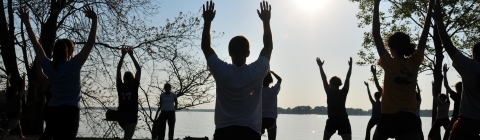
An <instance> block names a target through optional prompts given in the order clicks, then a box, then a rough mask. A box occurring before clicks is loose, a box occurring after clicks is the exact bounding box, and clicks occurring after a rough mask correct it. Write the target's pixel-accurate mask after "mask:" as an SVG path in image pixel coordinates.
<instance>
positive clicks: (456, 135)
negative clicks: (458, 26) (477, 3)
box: [434, 0, 480, 140]
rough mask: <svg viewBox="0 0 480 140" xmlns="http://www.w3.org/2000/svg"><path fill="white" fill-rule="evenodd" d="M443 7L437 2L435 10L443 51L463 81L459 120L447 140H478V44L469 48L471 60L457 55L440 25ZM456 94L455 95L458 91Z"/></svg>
mask: <svg viewBox="0 0 480 140" xmlns="http://www.w3.org/2000/svg"><path fill="white" fill-rule="evenodd" d="M442 12H443V7H442V5H441V2H440V1H438V0H437V4H436V6H435V16H434V19H435V24H436V25H437V29H438V34H439V36H440V38H441V40H442V44H443V47H444V48H445V51H447V54H448V55H449V56H450V58H451V59H452V62H453V67H454V68H455V70H457V72H458V74H460V76H461V77H462V86H463V88H462V90H461V93H460V95H461V100H460V109H459V112H458V118H457V120H456V121H455V123H454V125H453V127H452V130H451V131H450V140H467V139H478V138H479V134H480V127H478V126H480V94H479V93H480V92H479V90H478V89H480V82H479V81H480V57H479V56H477V55H478V54H480V43H476V44H475V45H474V46H473V48H472V58H468V57H467V56H465V55H464V54H463V53H462V52H460V51H459V50H458V49H457V48H456V47H455V45H454V44H453V42H452V40H451V39H450V35H449V34H448V32H447V29H446V27H445V25H444V23H443V17H444V16H443V13H442ZM457 92H458V91H457Z"/></svg>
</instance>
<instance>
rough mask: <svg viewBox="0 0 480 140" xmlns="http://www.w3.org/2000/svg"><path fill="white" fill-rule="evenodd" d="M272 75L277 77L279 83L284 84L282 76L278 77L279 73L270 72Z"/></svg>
mask: <svg viewBox="0 0 480 140" xmlns="http://www.w3.org/2000/svg"><path fill="white" fill-rule="evenodd" d="M270 73H271V74H273V76H275V79H277V83H282V78H281V77H280V76H278V74H277V73H275V72H273V71H270Z"/></svg>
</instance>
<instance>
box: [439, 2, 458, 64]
mask: <svg viewBox="0 0 480 140" xmlns="http://www.w3.org/2000/svg"><path fill="white" fill-rule="evenodd" d="M442 12H443V8H442V6H441V4H440V1H439V0H437V4H436V5H435V13H434V19H435V24H436V25H437V29H438V34H439V35H440V38H441V39H442V44H443V47H444V48H445V50H446V51H447V53H448V55H449V56H450V57H452V58H453V55H454V54H455V53H456V52H457V51H458V49H457V48H456V47H455V45H453V42H452V40H451V39H450V35H448V33H447V28H446V27H445V24H444V23H443V13H442Z"/></svg>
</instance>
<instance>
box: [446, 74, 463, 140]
mask: <svg viewBox="0 0 480 140" xmlns="http://www.w3.org/2000/svg"><path fill="white" fill-rule="evenodd" d="M448 69H449V68H448V66H447V64H445V65H443V84H444V86H445V89H446V90H447V91H446V92H447V93H449V94H450V98H452V100H453V113H452V119H451V120H450V123H449V124H448V127H447V129H446V130H445V134H444V135H443V140H448V138H449V137H450V131H451V130H452V127H453V124H454V123H455V121H457V119H458V112H459V109H460V99H461V96H460V93H462V82H461V81H460V82H457V83H456V84H455V90H456V91H457V92H455V91H453V90H452V88H450V86H449V85H448V78H447V71H448Z"/></svg>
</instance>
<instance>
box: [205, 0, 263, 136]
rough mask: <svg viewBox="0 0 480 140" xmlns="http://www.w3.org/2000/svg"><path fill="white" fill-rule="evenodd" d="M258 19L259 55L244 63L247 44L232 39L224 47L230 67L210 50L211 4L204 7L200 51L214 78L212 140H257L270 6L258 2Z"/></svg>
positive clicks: (240, 38) (212, 6) (259, 133)
mask: <svg viewBox="0 0 480 140" xmlns="http://www.w3.org/2000/svg"><path fill="white" fill-rule="evenodd" d="M260 9H261V10H257V13H258V16H259V17H260V19H261V20H262V21H263V30H264V35H263V44H264V47H263V49H262V50H261V51H260V56H259V57H258V59H257V60H256V61H254V62H253V63H251V64H246V60H247V57H248V56H250V45H249V42H248V40H247V38H245V37H244V36H235V37H233V38H232V39H231V40H230V43H229V44H228V52H229V54H230V57H231V60H232V64H229V63H227V62H225V61H223V60H221V59H219V57H218V56H217V55H216V54H215V51H214V50H213V48H212V47H211V36H210V26H211V24H212V21H213V18H214V17H215V13H216V12H215V10H214V3H213V2H212V1H209V2H207V4H206V6H205V5H204V10H203V19H204V28H203V34H202V43H201V44H202V45H201V46H202V51H203V54H204V55H205V59H206V60H207V66H208V69H209V70H210V73H211V74H212V76H213V78H214V79H215V83H216V99H215V133H214V135H213V137H214V139H215V140H231V139H246V140H260V138H261V133H262V131H261V129H262V82H263V78H264V77H265V75H267V73H268V69H269V65H270V64H269V63H270V56H271V54H272V49H273V41H272V32H271V29H270V16H271V14H270V13H271V12H270V10H271V6H270V5H269V4H268V2H266V1H263V2H261V3H260Z"/></svg>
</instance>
